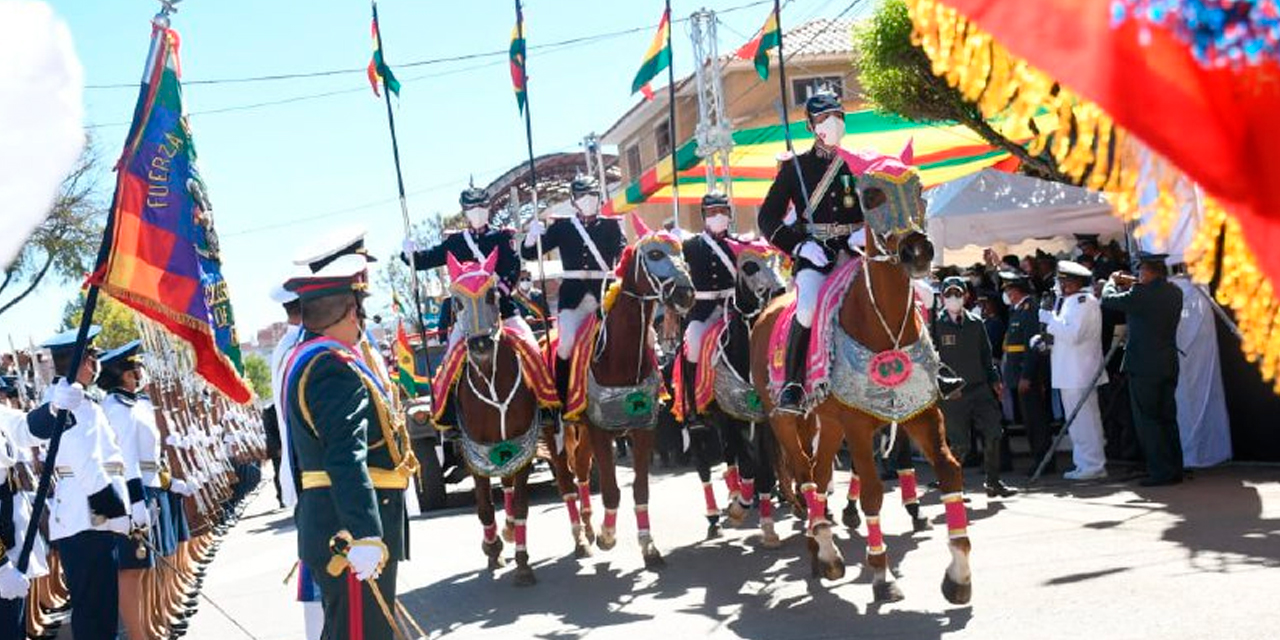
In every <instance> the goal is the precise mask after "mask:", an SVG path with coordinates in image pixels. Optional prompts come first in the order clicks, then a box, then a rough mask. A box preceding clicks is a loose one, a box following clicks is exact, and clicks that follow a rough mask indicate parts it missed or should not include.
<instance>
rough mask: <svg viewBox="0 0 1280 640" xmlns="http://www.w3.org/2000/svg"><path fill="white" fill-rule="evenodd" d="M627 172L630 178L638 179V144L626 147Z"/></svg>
mask: <svg viewBox="0 0 1280 640" xmlns="http://www.w3.org/2000/svg"><path fill="white" fill-rule="evenodd" d="M627 174H628V175H630V176H631V179H632V180H638V179H640V145H638V144H633V145H631V146H630V147H627Z"/></svg>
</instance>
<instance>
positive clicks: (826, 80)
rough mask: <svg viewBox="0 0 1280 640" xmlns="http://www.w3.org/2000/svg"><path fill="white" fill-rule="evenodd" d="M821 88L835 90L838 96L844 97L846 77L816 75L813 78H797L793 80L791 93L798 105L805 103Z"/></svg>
mask: <svg viewBox="0 0 1280 640" xmlns="http://www.w3.org/2000/svg"><path fill="white" fill-rule="evenodd" d="M820 89H827V90H829V91H834V92H835V94H836V95H837V96H840V98H841V99H844V77H842V76H814V77H812V78H796V79H795V80H792V81H791V95H792V98H793V99H794V100H795V103H796V104H798V105H799V104H804V102H805V101H806V100H808V99H809V98H810V97H811V96H813V94H815V93H817V92H818V90H820Z"/></svg>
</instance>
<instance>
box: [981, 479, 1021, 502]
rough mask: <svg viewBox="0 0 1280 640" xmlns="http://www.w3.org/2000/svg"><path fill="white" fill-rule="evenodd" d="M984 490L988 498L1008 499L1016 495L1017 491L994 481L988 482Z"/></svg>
mask: <svg viewBox="0 0 1280 640" xmlns="http://www.w3.org/2000/svg"><path fill="white" fill-rule="evenodd" d="M986 489H987V497H988V498H1008V497H1010V496H1014V495H1017V494H1018V490H1017V489H1013V488H1010V487H1007V486H1005V484H1004V483H1003V482H1000V481H999V480H996V481H995V482H988V483H987V485H986Z"/></svg>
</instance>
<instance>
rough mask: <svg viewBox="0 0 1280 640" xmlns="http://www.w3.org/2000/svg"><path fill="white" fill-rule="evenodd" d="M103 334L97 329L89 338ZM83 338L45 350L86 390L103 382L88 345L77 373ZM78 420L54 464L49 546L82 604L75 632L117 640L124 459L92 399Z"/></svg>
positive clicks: (58, 341)
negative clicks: (73, 366) (78, 346)
mask: <svg viewBox="0 0 1280 640" xmlns="http://www.w3.org/2000/svg"><path fill="white" fill-rule="evenodd" d="M100 331H101V328H100V327H96V326H95V327H92V328H90V330H89V336H90V340H91V341H92V339H93V337H95V336H97V334H98V333H99V332H100ZM76 333H77V331H76V330H71V331H67V332H65V333H62V334H59V335H57V336H54V337H53V338H50V339H49V340H46V341H45V342H44V344H42V345H41V346H42V347H45V348H47V349H49V351H50V352H51V353H52V354H53V367H54V373H55V374H56V375H57V376H58V378H59V382H60V381H62V380H70V381H73V382H74V383H75V384H78V385H80V387H81V388H87V387H89V386H90V385H92V384H93V383H94V381H96V380H97V378H98V372H99V365H98V352H97V349H95V348H94V347H92V346H91V344H90V345H87V346H86V347H85V349H86V350H85V354H84V359H83V360H82V361H81V363H80V369H79V371H70V370H69V369H70V368H71V358H72V355H73V351H74V350H75V344H76ZM55 384H56V383H55ZM56 393H57V392H56V390H55V396H54V397H55V399H56ZM71 414H72V416H73V417H74V418H75V427H74V428H69V429H67V430H66V431H64V432H63V434H62V441H61V442H62V444H61V448H60V449H59V451H58V458H57V459H56V460H53V461H50V463H51V464H53V465H54V469H53V475H54V477H55V478H57V480H58V485H57V490H56V491H54V493H53V497H52V498H51V499H50V507H49V540H50V541H51V542H52V543H53V545H54V547H55V548H56V549H57V550H58V556H59V558H60V559H61V560H62V569H63V572H64V573H65V575H66V579H67V589H68V591H70V593H71V601H72V602H73V603H75V606H74V607H73V608H72V610H71V626H72V628H73V629H75V630H76V632H75V636H76V638H77V639H78V640H81V639H84V638H94V639H97V638H102V639H114V638H116V637H117V635H116V629H117V628H118V627H119V623H120V617H119V609H118V607H119V601H120V590H119V584H118V582H117V579H118V575H117V574H118V573H119V562H118V556H117V554H116V545H117V542H116V541H117V540H118V539H119V538H120V536H123V535H128V533H129V531H130V517H129V510H128V508H127V505H128V504H129V501H128V495H129V494H128V489H127V487H126V485H125V477H124V457H123V456H122V455H121V453H120V447H119V445H118V444H117V443H116V438H115V434H114V433H112V429H111V425H109V424H108V423H107V416H106V414H105V413H103V411H102V407H101V406H99V404H98V403H97V402H95V401H93V400H91V399H86V400H85V401H84V402H82V403H80V405H79V406H78V407H76V408H74V409H72V411H71Z"/></svg>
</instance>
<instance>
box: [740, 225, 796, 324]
mask: <svg viewBox="0 0 1280 640" xmlns="http://www.w3.org/2000/svg"><path fill="white" fill-rule="evenodd" d="M729 247H730V248H732V249H733V255H734V262H735V264H736V266H737V268H738V281H737V290H738V293H737V296H738V302H737V304H738V306H739V309H741V310H743V311H747V310H751V311H754V310H756V309H759V308H760V307H761V306H763V304H764V303H765V302H767V301H768V300H771V299H772V298H773V297H774V296H775V295H777V294H778V293H779V292H781V291H782V290H783V289H784V288H786V283H784V282H783V281H782V275H781V274H779V272H778V271H779V270H778V261H779V259H780V256H781V254H780V253H778V250H777V249H775V248H774V247H773V245H771V244H769V243H768V242H765V241H764V240H762V239H759V238H756V239H754V240H751V241H749V242H730V243H729ZM744 294H745V295H746V297H749V298H751V299H750V300H748V299H744ZM748 308H749V309H748Z"/></svg>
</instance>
